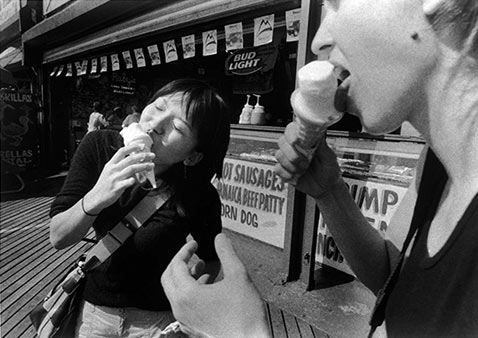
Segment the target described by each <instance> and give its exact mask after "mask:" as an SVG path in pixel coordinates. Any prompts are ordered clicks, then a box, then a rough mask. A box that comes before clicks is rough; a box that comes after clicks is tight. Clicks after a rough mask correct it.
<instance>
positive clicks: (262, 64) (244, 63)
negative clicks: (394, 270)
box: [225, 44, 278, 94]
mask: <svg viewBox="0 0 478 338" xmlns="http://www.w3.org/2000/svg"><path fill="white" fill-rule="evenodd" d="M277 54H278V51H277V48H275V47H274V46H273V45H272V44H269V45H266V46H259V47H248V48H243V49H237V50H235V51H233V52H231V54H230V55H229V56H228V57H227V58H226V61H225V68H226V69H225V74H226V75H227V76H232V84H233V93H234V94H266V93H270V92H271V91H272V90H273V89H274V82H273V81H272V79H273V72H274V65H275V63H276V59H277Z"/></svg>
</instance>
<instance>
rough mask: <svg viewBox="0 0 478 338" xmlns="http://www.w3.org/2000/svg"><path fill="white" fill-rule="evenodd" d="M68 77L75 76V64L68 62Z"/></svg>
mask: <svg viewBox="0 0 478 338" xmlns="http://www.w3.org/2000/svg"><path fill="white" fill-rule="evenodd" d="M65 76H67V77H69V76H73V65H72V64H71V63H68V64H67V65H66V75H65Z"/></svg>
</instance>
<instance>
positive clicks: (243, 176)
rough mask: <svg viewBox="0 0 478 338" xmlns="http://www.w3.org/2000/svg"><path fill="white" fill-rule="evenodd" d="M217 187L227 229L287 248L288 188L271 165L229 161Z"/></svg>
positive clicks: (216, 183)
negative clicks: (285, 240) (285, 244)
mask: <svg viewBox="0 0 478 338" xmlns="http://www.w3.org/2000/svg"><path fill="white" fill-rule="evenodd" d="M222 176H223V177H222V178H221V179H220V180H216V181H215V182H214V183H215V186H216V189H217V191H218V193H219V196H220V197H221V216H222V221H223V226H224V227H225V228H227V229H230V230H233V231H235V232H238V233H241V234H244V235H246V236H249V237H252V238H255V239H257V240H260V241H262V242H265V243H268V244H271V245H274V246H276V247H279V248H284V238H285V224H286V207H287V203H286V201H287V187H286V184H285V183H284V181H283V180H282V179H281V178H280V177H279V176H278V175H277V174H276V173H275V172H274V167H273V165H272V164H265V163H256V162H250V161H243V160H237V159H231V158H226V159H225V161H224V169H223V175H222Z"/></svg>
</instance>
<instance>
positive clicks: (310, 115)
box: [290, 61, 343, 153]
mask: <svg viewBox="0 0 478 338" xmlns="http://www.w3.org/2000/svg"><path fill="white" fill-rule="evenodd" d="M297 80H298V88H297V89H296V90H295V91H294V92H293V93H292V95H291V98H290V101H291V105H292V108H293V110H294V115H295V117H296V122H297V124H298V126H299V134H298V145H299V146H300V147H301V148H302V149H304V150H306V151H307V152H309V153H313V151H314V150H315V148H316V147H317V145H318V142H319V140H320V138H321V137H322V135H323V133H324V132H325V130H326V129H327V128H328V127H329V126H330V125H332V124H334V123H336V122H338V121H339V120H340V119H341V118H342V116H343V113H340V112H338V111H337V110H336V109H335V107H334V99H335V92H336V90H337V78H336V77H335V75H334V66H333V65H332V64H331V63H329V62H328V61H312V62H310V63H308V64H306V65H305V66H304V67H302V68H300V69H299V71H298V73H297Z"/></svg>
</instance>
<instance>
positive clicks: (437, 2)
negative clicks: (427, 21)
mask: <svg viewBox="0 0 478 338" xmlns="http://www.w3.org/2000/svg"><path fill="white" fill-rule="evenodd" d="M445 1H446V0H423V5H422V8H423V13H425V15H426V16H429V15H433V14H435V13H436V12H437V10H438V9H439V8H440V7H441V6H442V5H443V3H444V2H445Z"/></svg>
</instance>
